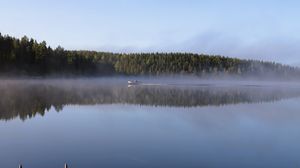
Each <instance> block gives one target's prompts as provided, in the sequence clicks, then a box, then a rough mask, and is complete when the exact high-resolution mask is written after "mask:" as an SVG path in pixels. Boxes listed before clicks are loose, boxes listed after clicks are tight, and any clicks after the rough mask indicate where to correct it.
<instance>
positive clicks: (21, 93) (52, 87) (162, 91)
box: [0, 81, 300, 120]
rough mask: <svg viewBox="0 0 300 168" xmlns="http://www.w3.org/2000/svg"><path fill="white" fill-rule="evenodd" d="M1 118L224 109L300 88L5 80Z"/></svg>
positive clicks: (0, 100) (269, 99) (296, 93)
mask: <svg viewBox="0 0 300 168" xmlns="http://www.w3.org/2000/svg"><path fill="white" fill-rule="evenodd" d="M0 93H1V98H0V119H1V120H9V119H13V118H15V117H20V118H21V119H23V120H25V119H26V118H31V117H33V116H35V115H36V114H40V115H44V114H45V112H46V111H48V110H49V109H50V108H51V107H54V108H55V109H56V111H61V110H62V109H63V107H64V106H65V105H94V104H134V105H147V106H175V107H196V106H222V105H227V104H239V103H261V102H272V101H277V100H281V99H287V98H293V97H299V96H300V89H298V88H291V87H266V86H262V87H259V86H235V87H225V86H208V85H202V86H190V87H184V86H133V87H128V86H127V85H125V83H123V84H120V83H115V82H103V81H102V82H95V81H89V82H88V81H85V82H82V81H54V82H53V81H51V82H49V81H39V82H37V81H26V82H25V81H5V82H2V83H1V84H0Z"/></svg>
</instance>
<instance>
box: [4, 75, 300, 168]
mask: <svg viewBox="0 0 300 168" xmlns="http://www.w3.org/2000/svg"><path fill="white" fill-rule="evenodd" d="M0 93H1V97H0V133H1V136H0V167H1V168H16V167H17V165H18V164H19V163H22V164H23V165H24V168H27V167H28V168H38V167H43V168H56V167H57V168H59V167H63V164H64V163H65V162H67V163H68V164H69V166H70V167H71V168H83V167H90V168H92V167H106V168H111V167H122V168H135V167H136V168H144V167H149V168H153V167H162V168H167V167H173V168H174V167H178V168H179V167H195V168H196V167H197V168H199V167H204V168H210V167H212V168H214V167H230V168H235V167H236V168H240V167H243V168H245V167H249V168H254V167H262V168H265V167H278V168H282V167H285V168H289V167H291V168H292V167H300V110H299V109H300V103H299V102H300V98H299V97H300V88H299V87H296V86H281V85H276V86H269V85H266V84H264V85H243V84H238V85H218V84H216V85H212V84H200V85H190V86H188V85H141V86H132V87H128V86H127V85H126V81H125V80H124V81H122V80H117V81H105V80H91V81H90V80H64V81H59V80H45V81H39V80H30V81H23V80H6V81H1V83H0Z"/></svg>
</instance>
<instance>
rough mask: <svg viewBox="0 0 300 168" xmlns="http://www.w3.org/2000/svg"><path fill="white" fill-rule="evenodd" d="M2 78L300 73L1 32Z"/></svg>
mask: <svg viewBox="0 0 300 168" xmlns="http://www.w3.org/2000/svg"><path fill="white" fill-rule="evenodd" d="M0 74H1V75H34V76H45V75H91V76H100V75H175V74H176V75H177V74H190V75H196V76H205V75H236V76H276V77H288V76H293V77H300V70H299V69H298V68H295V67H291V66H286V65H282V64H278V63H273V62H262V61H255V60H242V59H236V58H228V57H223V56H210V55H203V54H201V55H199V54H190V53H135V54H117V53H105V52H94V51H68V50H64V49H63V48H62V47H60V46H59V47H57V48H55V49H52V48H51V47H49V46H47V44H46V42H45V41H43V42H37V41H36V40H34V39H29V38H27V37H26V36H25V37H23V38H21V39H17V38H13V37H10V36H8V35H5V36H3V35H1V33H0Z"/></svg>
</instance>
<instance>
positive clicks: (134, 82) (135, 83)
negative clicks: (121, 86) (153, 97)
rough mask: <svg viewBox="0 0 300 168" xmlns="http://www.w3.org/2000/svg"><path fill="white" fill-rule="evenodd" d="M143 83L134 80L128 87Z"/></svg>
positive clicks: (129, 82)
mask: <svg viewBox="0 0 300 168" xmlns="http://www.w3.org/2000/svg"><path fill="white" fill-rule="evenodd" d="M141 83H142V82H140V81H138V80H132V81H128V85H140V84H141Z"/></svg>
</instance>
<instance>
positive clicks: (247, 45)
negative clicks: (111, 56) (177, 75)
mask: <svg viewBox="0 0 300 168" xmlns="http://www.w3.org/2000/svg"><path fill="white" fill-rule="evenodd" d="M299 6H300V2H299V1H296V0H294V1H293V0H290V1H289V0H286V1H279V0H278V1H276V0H272V1H271V0H244V1H242V0H239V1H237V0H236V1H235V0H77V1H76V0H64V1H59V0H26V1H20V0H9V1H8V0H0V21H1V23H0V32H1V33H2V34H9V35H12V36H16V37H21V36H23V35H27V36H29V37H33V38H35V39H37V40H39V41H40V40H45V41H47V43H48V44H49V45H51V46H52V47H56V46H57V45H61V46H63V47H64V48H66V49H92V50H98V51H113V52H156V51H157V52H193V53H206V54H220V55H225V56H232V57H239V58H251V59H260V60H271V61H276V62H282V63H285V64H290V65H300V55H299V54H300V33H299V30H300V22H299V18H300V10H299V9H297V8H299Z"/></svg>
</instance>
